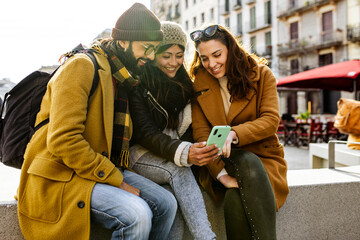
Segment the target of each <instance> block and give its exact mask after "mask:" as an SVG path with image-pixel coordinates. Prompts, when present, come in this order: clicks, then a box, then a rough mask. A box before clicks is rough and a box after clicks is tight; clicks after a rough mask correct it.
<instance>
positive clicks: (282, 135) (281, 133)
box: [276, 121, 287, 144]
mask: <svg viewBox="0 0 360 240" xmlns="http://www.w3.org/2000/svg"><path fill="white" fill-rule="evenodd" d="M276 135H277V136H278V138H279V140H280V141H282V142H284V144H285V142H286V141H285V140H286V136H287V129H286V127H285V125H284V124H283V122H282V121H280V123H279V127H278V130H277V132H276Z"/></svg>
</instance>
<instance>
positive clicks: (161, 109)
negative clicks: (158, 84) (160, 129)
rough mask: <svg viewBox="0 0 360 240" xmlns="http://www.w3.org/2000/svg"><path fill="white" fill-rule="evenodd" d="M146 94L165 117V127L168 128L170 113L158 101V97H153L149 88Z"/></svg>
mask: <svg viewBox="0 0 360 240" xmlns="http://www.w3.org/2000/svg"><path fill="white" fill-rule="evenodd" d="M146 95H147V98H148V99H149V101H150V103H151V104H152V105H153V106H154V107H155V108H156V110H158V111H159V112H160V113H161V114H162V115H163V116H164V117H165V119H166V125H165V128H164V129H166V128H167V125H168V122H169V119H168V118H169V115H168V113H167V111H166V110H165V109H164V108H163V107H162V106H161V105H160V104H159V103H158V102H157V101H156V99H155V98H154V97H153V95H152V94H151V93H150V91H149V90H146Z"/></svg>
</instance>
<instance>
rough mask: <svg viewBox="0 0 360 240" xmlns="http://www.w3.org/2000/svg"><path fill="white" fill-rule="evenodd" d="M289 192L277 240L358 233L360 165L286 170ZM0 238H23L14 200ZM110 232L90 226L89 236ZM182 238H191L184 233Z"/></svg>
mask: <svg viewBox="0 0 360 240" xmlns="http://www.w3.org/2000/svg"><path fill="white" fill-rule="evenodd" d="M288 182H289V187H290V194H289V196H288V199H287V201H286V203H285V205H284V206H283V207H282V208H281V209H280V211H279V212H278V213H277V235H278V239H279V240H289V239H291V240H313V239H324V240H325V239H327V240H342V239H343V240H348V239H358V238H359V236H360V204H359V199H360V166H354V167H344V168H338V169H307V170H290V171H288ZM204 198H205V202H206V203H207V209H208V211H209V212H208V214H209V219H210V221H211V223H212V226H213V229H214V231H215V233H216V234H217V239H219V240H222V239H226V236H225V231H224V216H223V212H222V208H221V207H220V208H215V207H214V205H213V202H212V201H211V200H210V198H209V197H208V195H206V194H204ZM0 215H1V218H0V239H16V240H18V239H23V237H22V235H21V232H20V228H19V225H18V221H17V213H16V202H15V201H13V202H3V203H0ZM110 234H111V233H110V232H109V231H106V230H104V229H100V228H99V227H98V226H93V228H92V237H91V239H94V240H97V239H99V240H100V239H107V237H106V236H110ZM185 239H191V237H190V236H189V233H188V232H187V233H186V237H185Z"/></svg>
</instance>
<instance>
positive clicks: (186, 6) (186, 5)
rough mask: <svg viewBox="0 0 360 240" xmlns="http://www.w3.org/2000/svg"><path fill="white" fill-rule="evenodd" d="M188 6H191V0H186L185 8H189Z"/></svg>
mask: <svg viewBox="0 0 360 240" xmlns="http://www.w3.org/2000/svg"><path fill="white" fill-rule="evenodd" d="M188 7H189V1H188V0H185V8H188Z"/></svg>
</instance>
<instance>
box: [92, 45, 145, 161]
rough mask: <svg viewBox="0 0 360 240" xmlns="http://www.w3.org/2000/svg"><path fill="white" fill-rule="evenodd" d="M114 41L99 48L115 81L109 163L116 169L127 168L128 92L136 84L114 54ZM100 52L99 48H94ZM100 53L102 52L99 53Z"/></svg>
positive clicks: (136, 81) (115, 47)
mask: <svg viewBox="0 0 360 240" xmlns="http://www.w3.org/2000/svg"><path fill="white" fill-rule="evenodd" d="M118 47H119V46H117V45H116V42H115V41H104V42H102V43H101V45H100V48H101V50H103V51H104V52H105V53H106V54H107V58H108V61H109V63H110V67H111V73H112V76H113V79H115V86H116V87H115V101H114V127H113V140H112V147H111V158H110V159H111V161H112V162H113V163H114V164H115V166H117V167H122V168H129V165H130V164H129V145H130V144H129V142H130V137H131V136H130V112H129V104H128V92H129V91H130V90H131V89H132V88H133V87H134V86H136V85H137V84H138V80H136V79H134V78H132V76H131V75H130V74H129V72H128V71H127V69H126V68H125V66H124V65H123V64H122V63H121V61H120V60H119V59H118V58H117V56H116V55H115V54H114V53H116V52H118V51H119V50H118ZM94 48H95V49H97V50H100V49H99V46H94ZM101 52H102V51H101Z"/></svg>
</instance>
